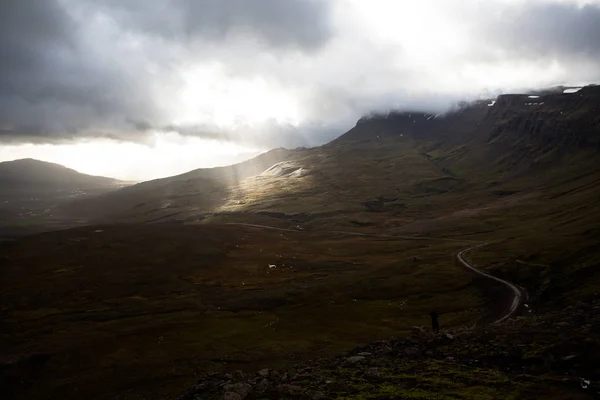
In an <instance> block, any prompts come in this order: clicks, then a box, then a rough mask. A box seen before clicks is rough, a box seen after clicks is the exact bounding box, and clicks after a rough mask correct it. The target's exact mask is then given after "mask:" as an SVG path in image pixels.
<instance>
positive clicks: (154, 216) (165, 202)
mask: <svg viewBox="0 0 600 400" xmlns="http://www.w3.org/2000/svg"><path fill="white" fill-rule="evenodd" d="M293 153H294V151H293V150H287V149H274V150H271V151H268V152H266V153H263V154H261V155H258V156H257V157H255V158H252V159H250V160H247V161H244V162H241V163H238V164H234V165H230V166H225V167H217V168H200V169H196V170H193V171H190V172H187V173H184V174H181V175H177V176H172V177H168V178H163V179H155V180H151V181H147V182H142V183H139V184H137V185H133V186H130V187H126V188H123V189H121V190H118V191H114V192H110V193H107V194H104V195H102V196H99V197H96V198H90V199H85V200H81V201H75V202H72V203H69V204H67V205H65V211H66V212H68V213H72V214H75V215H78V216H83V217H86V218H90V217H91V218H93V219H105V218H110V219H119V220H121V221H123V220H126V221H146V222H148V221H156V220H162V219H165V218H170V217H173V216H177V215H179V214H182V213H180V212H179V210H181V209H183V210H197V209H199V208H200V209H202V210H212V209H214V208H215V207H217V206H218V204H219V203H220V202H221V201H222V199H223V198H225V197H227V196H228V194H227V192H228V190H229V189H230V188H232V187H235V186H236V185H238V184H239V183H240V182H242V181H243V180H244V179H247V178H250V177H252V176H256V175H259V174H260V173H262V172H263V171H265V170H267V169H268V168H269V167H271V166H272V165H273V164H276V163H278V162H280V161H282V160H285V159H287V158H288V157H289V156H290V155H291V154H293ZM174 210H175V211H174Z"/></svg>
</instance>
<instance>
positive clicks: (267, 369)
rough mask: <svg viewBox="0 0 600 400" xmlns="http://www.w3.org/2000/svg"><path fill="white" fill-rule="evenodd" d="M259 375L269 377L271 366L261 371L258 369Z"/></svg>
mask: <svg viewBox="0 0 600 400" xmlns="http://www.w3.org/2000/svg"><path fill="white" fill-rule="evenodd" d="M258 375H260V376H262V377H263V378H268V377H269V368H265V369H261V370H260V371H258Z"/></svg>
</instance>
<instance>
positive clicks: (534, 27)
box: [477, 2, 600, 60]
mask: <svg viewBox="0 0 600 400" xmlns="http://www.w3.org/2000/svg"><path fill="white" fill-rule="evenodd" d="M477 31H479V33H480V34H483V36H482V37H480V39H479V40H481V42H482V43H483V44H487V45H488V46H490V45H491V46H495V47H497V48H500V49H502V50H504V51H506V52H508V53H509V54H510V55H513V56H517V57H524V58H536V57H538V58H539V57H543V58H549V59H559V60H565V59H566V58H567V57H583V58H590V59H594V60H600V5H598V4H587V5H583V6H579V5H577V4H568V3H549V4H545V3H535V2H533V3H526V4H525V5H513V6H512V7H504V8H499V9H492V10H488V11H487V12H486V15H485V17H484V18H480V24H478V26H477Z"/></svg>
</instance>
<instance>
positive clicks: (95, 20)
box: [0, 0, 331, 142]
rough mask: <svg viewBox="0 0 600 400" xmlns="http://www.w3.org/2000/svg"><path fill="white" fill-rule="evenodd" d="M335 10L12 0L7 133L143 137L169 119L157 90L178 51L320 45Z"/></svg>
mask: <svg viewBox="0 0 600 400" xmlns="http://www.w3.org/2000/svg"><path fill="white" fill-rule="evenodd" d="M328 9H329V8H328V6H327V3H326V2H324V1H316V0H305V1H302V0H289V1H279V0H257V1H251V2H250V1H245V0H230V1H220V0H212V1H211V0H208V1H194V0H172V1H167V0H162V1H158V0H157V1H151V2H148V1H145V0H144V1H139V0H129V1H112V0H104V1H102V0H100V1H70V0H5V1H3V3H2V10H1V12H0V141H2V142H56V141H62V140H73V139H76V138H80V137H110V138H114V137H117V138H123V139H124V140H139V141H142V140H144V138H143V137H142V136H143V135H144V133H143V132H144V131H145V130H147V129H148V128H150V127H151V126H160V125H165V124H168V123H169V120H168V117H167V114H168V113H167V111H166V110H165V109H164V104H161V99H160V98H157V97H160V96H158V95H157V94H156V92H153V89H155V88H159V89H160V91H162V92H164V95H165V97H168V90H169V85H170V84H172V83H173V82H176V81H177V79H178V78H177V77H176V76H174V75H175V74H173V71H172V68H173V64H175V63H176V62H178V61H181V56H180V55H179V54H176V50H177V49H183V50H192V51H196V50H198V49H200V50H201V43H200V42H203V41H204V42H206V43H211V42H215V41H217V42H219V41H225V40H230V39H236V40H253V41H254V42H256V44H257V45H258V46H262V47H263V48H266V51H283V50H285V49H288V48H289V49H293V50H298V49H299V50H314V49H315V48H317V47H319V46H321V45H323V44H324V43H325V42H326V41H327V40H328V38H329V37H330V35H331V31H330V29H329V25H328V18H329V16H328ZM115 22H116V24H115ZM98 26H100V27H101V28H102V30H99V31H94V29H96V28H97V27H98ZM111 30H113V31H112V32H111ZM132 34H134V35H137V36H133V35H132ZM111 35H112V36H111ZM128 41H131V42H132V43H133V44H131V45H129V46H130V47H129V48H128V47H127V46H128ZM137 42H142V44H141V45H138V44H137ZM165 42H168V43H165ZM122 43H125V44H124V45H123V44H122ZM120 44H121V45H122V46H123V48H119V45H120ZM136 46H138V47H136ZM144 46H145V47H144ZM265 46H266V47H265ZM172 49H175V50H172ZM183 61H185V60H183ZM170 80H171V81H170ZM153 86H154V87H153ZM160 94H162V93H160ZM136 121H137V122H136ZM139 121H143V122H139Z"/></svg>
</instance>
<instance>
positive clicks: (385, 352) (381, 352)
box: [375, 346, 394, 356]
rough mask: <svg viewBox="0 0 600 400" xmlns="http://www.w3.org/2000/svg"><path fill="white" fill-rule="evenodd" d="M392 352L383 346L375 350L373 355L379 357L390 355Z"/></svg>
mask: <svg viewBox="0 0 600 400" xmlns="http://www.w3.org/2000/svg"><path fill="white" fill-rule="evenodd" d="M393 352H394V349H392V348H391V347H390V346H384V347H382V348H380V349H377V350H376V351H375V354H377V355H379V356H386V355H388V354H392V353H393Z"/></svg>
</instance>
